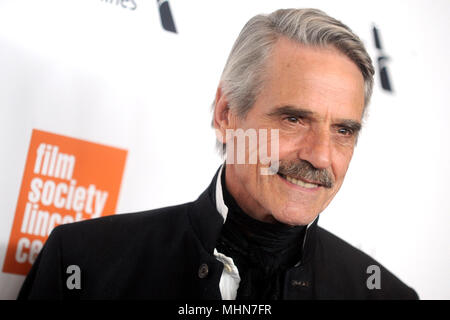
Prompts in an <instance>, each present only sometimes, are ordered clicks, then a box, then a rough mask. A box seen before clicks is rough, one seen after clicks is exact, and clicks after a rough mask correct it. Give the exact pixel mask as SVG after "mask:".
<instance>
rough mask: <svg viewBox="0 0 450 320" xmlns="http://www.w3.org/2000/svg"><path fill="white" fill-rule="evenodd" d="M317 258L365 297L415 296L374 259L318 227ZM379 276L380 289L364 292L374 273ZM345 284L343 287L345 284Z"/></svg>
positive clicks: (411, 297)
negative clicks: (359, 289) (377, 273)
mask: <svg viewBox="0 0 450 320" xmlns="http://www.w3.org/2000/svg"><path fill="white" fill-rule="evenodd" d="M317 231H318V237H317V240H318V243H317V245H318V251H316V254H318V257H317V258H318V259H320V260H321V263H319V264H322V265H326V266H328V267H329V268H333V271H334V272H333V273H334V274H335V275H336V276H338V277H339V278H340V279H341V281H342V282H345V281H349V282H353V283H356V284H357V286H358V287H360V288H363V289H364V291H365V292H366V293H367V295H368V297H372V298H380V299H417V298H418V296H417V293H416V292H415V291H414V290H413V289H412V288H410V287H408V286H407V285H406V284H405V283H403V282H402V281H401V280H400V279H399V278H397V276H395V275H394V274H393V273H392V272H391V271H389V270H388V269H386V268H385V267H384V266H383V265H382V264H381V263H379V262H378V261H377V260H375V259H374V258H372V257H371V256H369V255H368V254H366V253H364V252H363V251H362V250H360V249H358V248H355V247H354V246H352V245H351V244H349V243H348V242H346V241H345V240H343V239H341V238H339V237H338V236H336V235H334V234H333V233H331V232H329V231H327V230H325V229H323V228H321V227H318V230H317ZM378 271H379V273H380V277H381V290H366V289H367V280H368V278H369V277H370V276H371V275H373V274H374V273H375V272H378ZM346 285H347V284H346Z"/></svg>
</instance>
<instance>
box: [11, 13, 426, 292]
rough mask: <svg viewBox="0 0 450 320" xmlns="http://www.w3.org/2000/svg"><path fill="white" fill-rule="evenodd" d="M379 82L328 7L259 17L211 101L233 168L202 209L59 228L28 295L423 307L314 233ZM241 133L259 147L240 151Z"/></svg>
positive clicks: (224, 171) (190, 206) (362, 258)
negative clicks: (74, 280) (75, 274)
mask: <svg viewBox="0 0 450 320" xmlns="http://www.w3.org/2000/svg"><path fill="white" fill-rule="evenodd" d="M373 73H374V71H373V67H372V64H371V60H370V58H369V56H368V54H367V52H366V51H365V49H364V46H363V44H362V43H361V41H360V40H359V39H358V37H357V36H356V35H354V34H353V33H352V32H351V30H350V29H349V28H348V27H346V26H345V25H343V24H342V23H341V22H339V21H337V20H335V19H333V18H331V17H329V16H327V15H326V14H325V13H323V12H321V11H319V10H314V9H302V10H293V9H290V10H278V11H276V12H274V13H272V14H270V15H267V16H264V15H258V16H256V17H254V18H252V19H251V20H250V21H249V22H248V23H247V24H246V25H245V27H244V29H243V30H242V31H241V33H240V35H239V37H238V39H237V40H236V43H235V45H234V47H233V49H232V52H231V54H230V56H229V59H228V61H227V64H226V66H225V69H224V72H223V75H222V78H221V81H220V84H219V87H218V89H217V94H216V99H215V101H214V116H213V122H212V123H213V126H214V128H215V129H216V134H217V139H218V142H219V145H220V146H221V147H223V148H224V149H225V150H226V153H227V160H226V162H225V165H223V166H221V167H220V168H219V170H218V172H217V173H216V175H215V176H214V178H213V180H212V182H211V185H210V186H209V187H208V188H207V189H206V190H205V192H204V193H203V194H202V195H200V197H199V198H198V199H197V200H196V201H194V202H191V203H186V204H182V205H179V206H174V207H168V208H162V209H157V210H151V211H147V212H142V213H135V214H127V215H116V216H108V217H104V218H99V219H94V220H89V221H83V222H79V223H74V224H68V225H62V226H59V227H57V228H56V229H55V230H54V231H53V232H52V234H51V236H50V238H49V239H48V241H47V242H46V244H45V247H44V248H43V250H42V252H41V253H40V255H39V257H38V258H37V260H36V262H35V264H34V266H33V268H32V270H31V272H30V273H29V275H28V277H27V279H26V280H25V283H24V285H23V287H22V290H21V292H20V294H19V298H24V299H27V298H29V299H34V298H56V299H70V298H74V299H96V298H107V299H121V298H128V299H130V298H150V299H173V298H190V299H417V298H418V297H417V294H416V293H415V291H414V290H413V289H411V288H409V287H407V286H406V285H405V284H403V283H402V282H401V281H400V280H399V279H397V278H396V277H395V276H394V275H392V274H391V273H390V272H389V271H388V270H386V269H385V268H384V267H383V266H381V265H380V264H379V263H378V262H376V261H374V260H373V259H372V258H370V257H369V256H367V255H365V254H364V253H362V252H360V251H359V250H357V249H355V248H353V247H352V246H350V245H349V244H347V243H345V242H344V241H343V240H341V239H339V238H337V237H336V236H334V235H332V234H331V233H329V232H327V231H325V230H324V229H322V228H320V227H319V226H318V225H317V222H318V215H319V214H320V212H322V211H323V210H324V209H325V208H326V207H327V205H328V204H329V203H330V201H331V200H332V199H333V197H334V196H335V194H336V193H337V191H338V190H339V188H340V186H341V185H342V182H343V180H344V176H345V174H346V171H347V168H348V166H349V163H350V160H351V158H352V155H353V150H354V147H355V144H356V142H357V138H358V132H359V130H360V129H361V121H362V118H363V115H364V111H365V109H366V107H367V105H368V103H369V100H370V95H371V92H372V85H373ZM252 130H253V131H252ZM264 130H265V131H264ZM242 132H244V140H245V137H246V136H247V137H248V139H249V140H252V136H251V134H248V133H255V134H256V136H257V138H259V139H257V143H256V144H253V145H252V144H251V143H248V144H245V143H244V145H243V144H242V143H239V141H241V142H242ZM263 132H264V134H263ZM269 132H270V137H269V134H268V133H269ZM272 133H274V134H272ZM239 135H241V136H239ZM264 138H265V139H264ZM239 139H240V140H239ZM263 149H265V150H266V151H267V150H269V149H270V150H271V152H270V153H271V154H270V157H268V156H267V155H265V154H264V152H262V151H264V150H263ZM255 155H256V156H257V161H251V160H250V159H252V158H253V157H254V156H255ZM239 159H241V161H239ZM242 159H244V161H242ZM70 266H72V267H71V268H74V267H73V266H75V267H76V268H78V270H79V271H80V283H79V284H78V287H74V286H73V285H70V281H71V279H69V277H70V274H71V273H70V272H69V273H67V270H72V269H68V268H69V267H70ZM368 270H374V272H376V273H377V274H375V275H374V276H375V278H374V279H369V277H370V274H368V273H367V271H368ZM376 277H378V278H376Z"/></svg>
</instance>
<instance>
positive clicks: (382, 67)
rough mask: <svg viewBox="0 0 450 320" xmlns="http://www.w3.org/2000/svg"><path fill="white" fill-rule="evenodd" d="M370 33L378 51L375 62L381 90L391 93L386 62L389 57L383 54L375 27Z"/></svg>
mask: <svg viewBox="0 0 450 320" xmlns="http://www.w3.org/2000/svg"><path fill="white" fill-rule="evenodd" d="M372 31H373V38H374V41H375V47H376V48H377V49H378V59H377V62H378V70H379V72H380V80H381V88H383V90H386V91H389V92H393V89H392V85H391V81H390V80H389V74H388V70H387V61H388V60H389V57H388V56H386V55H385V54H384V51H383V47H382V45H381V40H380V35H379V31H378V29H377V28H376V27H375V26H373V28H372Z"/></svg>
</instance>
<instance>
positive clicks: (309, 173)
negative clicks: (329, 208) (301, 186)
mask: <svg viewBox="0 0 450 320" xmlns="http://www.w3.org/2000/svg"><path fill="white" fill-rule="evenodd" d="M278 173H279V174H281V175H284V176H290V177H292V178H295V179H302V178H303V180H307V181H311V182H313V183H315V184H320V185H322V186H324V187H325V188H332V187H333V186H334V178H333V176H332V174H331V173H330V172H328V170H327V169H317V168H316V167H314V166H313V165H312V164H311V163H310V162H309V161H306V160H302V159H299V160H280V161H279V163H278Z"/></svg>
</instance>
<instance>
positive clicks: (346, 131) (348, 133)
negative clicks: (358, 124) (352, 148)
mask: <svg viewBox="0 0 450 320" xmlns="http://www.w3.org/2000/svg"><path fill="white" fill-rule="evenodd" d="M338 133H339V134H340V135H343V136H352V135H353V130H352V129H349V128H339V129H338Z"/></svg>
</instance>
